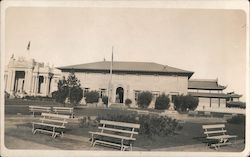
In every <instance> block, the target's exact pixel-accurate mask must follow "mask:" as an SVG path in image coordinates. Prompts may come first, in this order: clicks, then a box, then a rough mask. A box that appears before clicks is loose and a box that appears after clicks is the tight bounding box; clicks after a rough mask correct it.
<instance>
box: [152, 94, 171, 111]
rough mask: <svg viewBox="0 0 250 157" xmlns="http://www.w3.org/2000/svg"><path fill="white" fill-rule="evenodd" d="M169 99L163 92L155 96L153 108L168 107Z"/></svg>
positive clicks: (161, 108)
mask: <svg viewBox="0 0 250 157" xmlns="http://www.w3.org/2000/svg"><path fill="white" fill-rule="evenodd" d="M169 102H170V99H169V97H168V95H165V94H164V93H163V94H162V95H160V96H159V97H157V98H156V101H155V109H158V110H166V109H168V108H169V107H170V104H169Z"/></svg>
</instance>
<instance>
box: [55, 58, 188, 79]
mask: <svg viewBox="0 0 250 157" xmlns="http://www.w3.org/2000/svg"><path fill="white" fill-rule="evenodd" d="M110 65H111V62H110V61H102V62H93V63H86V64H78V65H71V66H63V67H58V69H61V70H64V71H65V70H72V69H74V70H81V71H84V70H88V71H91V70H93V71H95V70H97V71H109V70H110ZM113 71H114V72H116V71H118V72H138V73H140V72H142V73H147V72H150V73H161V74H167V73H168V74H169V73H174V74H184V75H187V76H188V77H189V78H190V77H191V76H192V75H193V72H191V71H186V70H182V69H178V68H174V67H171V66H167V65H162V64H157V63H153V62H118V61H116V62H113Z"/></svg>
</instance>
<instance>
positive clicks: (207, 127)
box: [202, 124, 225, 129]
mask: <svg viewBox="0 0 250 157" xmlns="http://www.w3.org/2000/svg"><path fill="white" fill-rule="evenodd" d="M202 128H203V129H216V128H225V124H212V125H202Z"/></svg>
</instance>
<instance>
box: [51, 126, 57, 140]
mask: <svg viewBox="0 0 250 157" xmlns="http://www.w3.org/2000/svg"><path fill="white" fill-rule="evenodd" d="M55 136H56V134H55V127H53V133H52V137H53V138H55Z"/></svg>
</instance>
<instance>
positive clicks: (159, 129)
mask: <svg viewBox="0 0 250 157" xmlns="http://www.w3.org/2000/svg"><path fill="white" fill-rule="evenodd" d="M102 119H104V120H111V121H120V122H127V123H138V124H140V128H139V134H140V135H143V136H146V137H149V138H151V137H153V136H168V135H171V134H174V133H175V131H177V130H179V129H182V128H181V126H180V124H179V123H178V121H177V120H176V119H172V118H170V117H166V116H159V115H138V114H135V113H131V114H129V113H116V112H115V113H114V114H107V115H101V116H98V117H97V120H98V121H100V120H102Z"/></svg>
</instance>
